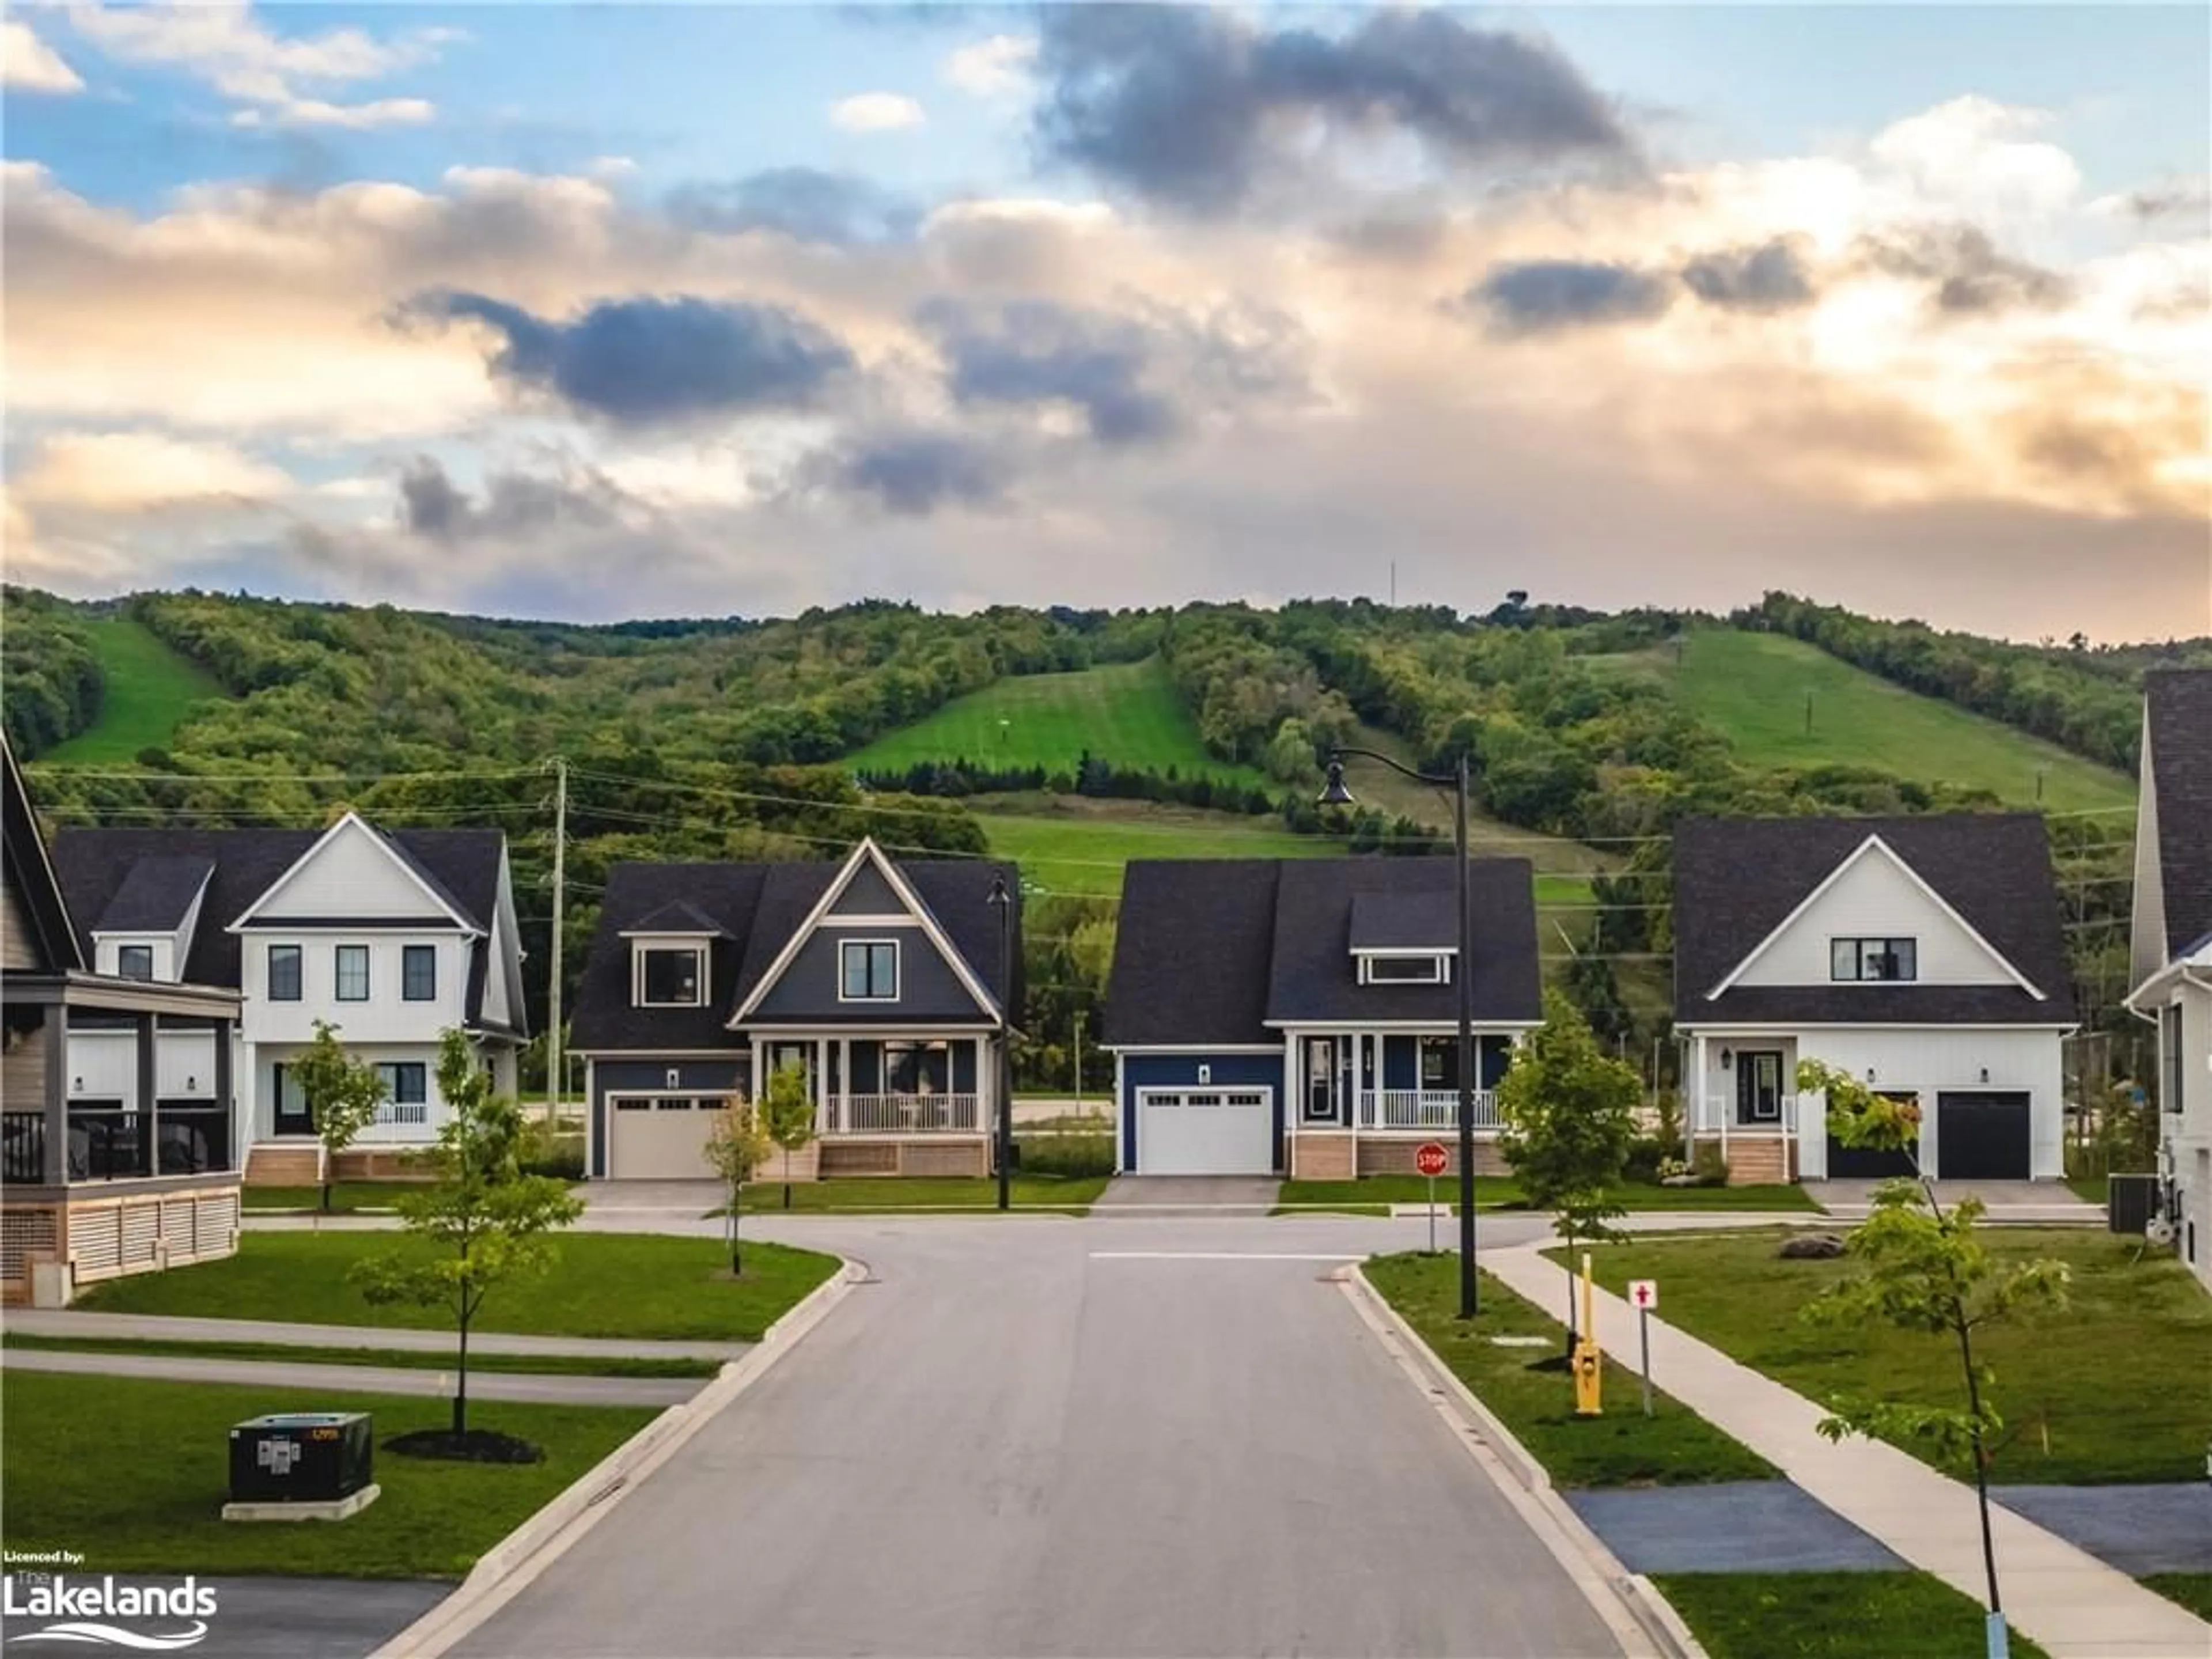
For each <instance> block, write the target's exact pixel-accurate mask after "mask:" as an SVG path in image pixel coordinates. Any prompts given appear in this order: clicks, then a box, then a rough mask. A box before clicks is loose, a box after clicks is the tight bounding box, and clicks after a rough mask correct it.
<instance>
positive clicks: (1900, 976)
mask: <svg viewBox="0 0 2212 1659" xmlns="http://www.w3.org/2000/svg"><path fill="white" fill-rule="evenodd" d="M1919 954H1920V951H1919V945H1918V942H1917V940H1914V939H1831V940H1829V941H1828V977H1829V978H1831V979H1832V980H1835V981H1838V983H1852V982H1857V981H1869V982H1877V983H1879V982H1886V981H1896V980H1910V979H1917V978H1919V977H1920V963H1919Z"/></svg>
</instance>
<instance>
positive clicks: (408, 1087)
mask: <svg viewBox="0 0 2212 1659" xmlns="http://www.w3.org/2000/svg"><path fill="white" fill-rule="evenodd" d="M376 1071H377V1075H378V1076H380V1077H381V1078H382V1079H384V1092H385V1093H386V1094H387V1095H389V1096H390V1097H392V1104H393V1105H395V1106H420V1105H422V1104H423V1103H425V1102H427V1101H428V1099H429V1098H430V1068H429V1066H428V1065H427V1064H425V1063H424V1062H423V1061H422V1060H394V1061H391V1062H389V1063H387V1064H385V1065H381V1066H378V1067H377V1068H376Z"/></svg>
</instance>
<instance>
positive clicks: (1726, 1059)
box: [1721, 1048, 1735, 1072]
mask: <svg viewBox="0 0 2212 1659" xmlns="http://www.w3.org/2000/svg"><path fill="white" fill-rule="evenodd" d="M1721 1070H1723V1072H1733V1071H1734V1070H1735V1049H1733V1048H1723V1049H1722V1050H1721Z"/></svg>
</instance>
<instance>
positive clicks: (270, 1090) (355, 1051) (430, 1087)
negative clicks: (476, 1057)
mask: <svg viewBox="0 0 2212 1659" xmlns="http://www.w3.org/2000/svg"><path fill="white" fill-rule="evenodd" d="M346 1050H347V1052H348V1053H349V1054H352V1055H353V1057H354V1058H355V1059H356V1060H362V1061H365V1062H366V1063H368V1064H369V1065H372V1066H390V1065H395V1064H400V1063H404V1062H406V1061H410V1060H411V1061H419V1062H420V1063H421V1065H422V1068H423V1083H424V1085H425V1093H426V1094H427V1095H428V1101H427V1103H426V1105H427V1110H426V1111H425V1113H424V1121H422V1122H420V1123H403V1122H398V1121H383V1120H380V1121H378V1122H376V1123H374V1124H371V1125H370V1126H369V1127H368V1128H367V1129H365V1130H363V1131H362V1133H361V1136H360V1138H359V1139H357V1140H356V1142H355V1143H354V1144H355V1145H356V1146H412V1145H416V1144H424V1143H428V1142H430V1141H433V1140H435V1139H437V1138H438V1131H439V1129H440V1128H441V1127H443V1126H444V1124H445V1122H446V1120H447V1116H448V1115H450V1114H449V1113H448V1112H447V1109H446V1101H445V1097H444V1096H443V1095H441V1093H440V1092H439V1091H438V1044H437V1042H436V1040H435V1036H434V1037H432V1038H430V1039H428V1040H426V1041H424V1042H373V1043H372V1042H347V1043H346ZM299 1053H300V1048H299V1046H298V1045H295V1044H276V1045H264V1046H262V1047H259V1048H255V1049H254V1051H253V1060H252V1100H253V1109H252V1117H253V1138H254V1139H257V1140H266V1139H270V1137H271V1136H273V1135H274V1134H275V1133H276V1067H277V1066H281V1065H283V1064H284V1063H286V1062H287V1061H289V1060H292V1059H294V1058H295V1056H297V1055H298V1054H299ZM390 1110H391V1109H390V1108H389V1106H387V1107H386V1116H387V1117H388V1116H389V1114H390Z"/></svg>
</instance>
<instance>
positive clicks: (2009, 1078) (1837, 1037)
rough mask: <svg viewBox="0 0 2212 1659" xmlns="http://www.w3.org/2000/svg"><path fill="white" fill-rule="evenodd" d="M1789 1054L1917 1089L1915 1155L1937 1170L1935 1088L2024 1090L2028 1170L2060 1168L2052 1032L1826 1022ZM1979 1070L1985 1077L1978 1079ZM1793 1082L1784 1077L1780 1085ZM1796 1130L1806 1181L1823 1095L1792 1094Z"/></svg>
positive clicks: (1770, 1044) (1712, 1048)
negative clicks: (1830, 1024)
mask: <svg viewBox="0 0 2212 1659" xmlns="http://www.w3.org/2000/svg"><path fill="white" fill-rule="evenodd" d="M1726 1041H1728V1039H1726V1038H1724V1037H1723V1036H1720V1035H1718V1034H1717V1033H1715V1034H1710V1035H1709V1036H1708V1039H1707V1042H1708V1048H1709V1052H1710V1054H1712V1055H1716V1056H1717V1054H1719V1052H1720V1048H1721V1044H1722V1043H1723V1042H1726ZM1731 1046H1733V1047H1734V1048H1736V1049H1737V1050H1739V1051H1741V1050H1742V1049H1744V1048H1782V1047H1784V1044H1783V1043H1782V1042H1778V1041H1776V1040H1774V1039H1771V1038H1767V1037H1760V1036H1742V1037H1739V1038H1736V1039H1735V1040H1734V1042H1733V1043H1732V1044H1731ZM1796 1055H1797V1057H1799V1058H1802V1059H1806V1060H1826V1062H1827V1063H1828V1064H1829V1065H1831V1066H1835V1067H1837V1068H1838V1070H1841V1071H1845V1072H1849V1073H1850V1074H1851V1075H1852V1076H1854V1077H1857V1078H1860V1079H1864V1078H1865V1077H1866V1075H1867V1073H1868V1072H1869V1071H1871V1072H1873V1073H1874V1081H1873V1083H1872V1085H1870V1086H1872V1087H1874V1088H1875V1089H1878V1090H1881V1091H1884V1092H1889V1091H1897V1092H1899V1093H1907V1092H1909V1093H1911V1094H1915V1095H1917V1096H1918V1097H1919V1100H1920V1112H1921V1119H1920V1122H1921V1129H1920V1137H1921V1139H1920V1155H1921V1157H1922V1158H1923V1161H1931V1162H1933V1163H1934V1164H1936V1168H1937V1170H1938V1171H1939V1172H1940V1170H1941V1169H1942V1155H1941V1151H1940V1148H1939V1147H1938V1146H1937V1145H1936V1096H1937V1095H1938V1094H1942V1093H1946V1092H1961V1093H1973V1092H1976V1091H1983V1090H1987V1091H2017V1092H2021V1093H2025V1094H2026V1095H2027V1097H2028V1124H2029V1128H2028V1135H2029V1147H2028V1174H2029V1175H2030V1176H2032V1177H2033V1179H2035V1180H2038V1181H2056V1180H2057V1179H2058V1178H2059V1177H2060V1176H2063V1175H2064V1174H2065V1173H2066V1153H2065V1136H2066V1106H2065V1090H2064V1071H2063V1062H2062V1060H2061V1058H2060V1046H2059V1035H2058V1033H2057V1031H2055V1030H2002V1029H1997V1028H1992V1027H1989V1026H1951V1027H1947V1028H1943V1029H1940V1030H1895V1029H1889V1030H1884V1029H1881V1028H1879V1027H1862V1028H1856V1029H1851V1030H1844V1029H1841V1028H1832V1029H1827V1030H1806V1031H1801V1032H1799V1033H1798V1034H1797V1036H1796ZM1712 1063H1715V1064H1717V1060H1716V1061H1713V1062H1712ZM1985 1068H1986V1069H1987V1071H1988V1073H1989V1078H1988V1080H1987V1081H1984V1079H1983V1077H1982V1073H1983V1071H1984V1069H1985ZM1715 1075H1725V1076H1728V1077H1729V1087H1731V1088H1733V1086H1734V1079H1733V1074H1732V1073H1716V1074H1715ZM1794 1082H1795V1079H1792V1078H1790V1077H1788V1076H1786V1075H1785V1077H1784V1086H1785V1087H1789V1086H1792V1085H1794ZM1797 1133H1798V1140H1799V1143H1800V1156H1801V1158H1802V1168H1803V1172H1804V1174H1805V1176H1806V1177H1807V1178H1808V1179H1818V1178H1819V1177H1820V1176H1822V1175H1824V1174H1826V1170H1827V1149H1828V1123H1827V1102H1826V1097H1823V1096H1820V1095H1807V1096H1804V1097H1802V1098H1801V1099H1800V1100H1799V1102H1798V1115H1797Z"/></svg>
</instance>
